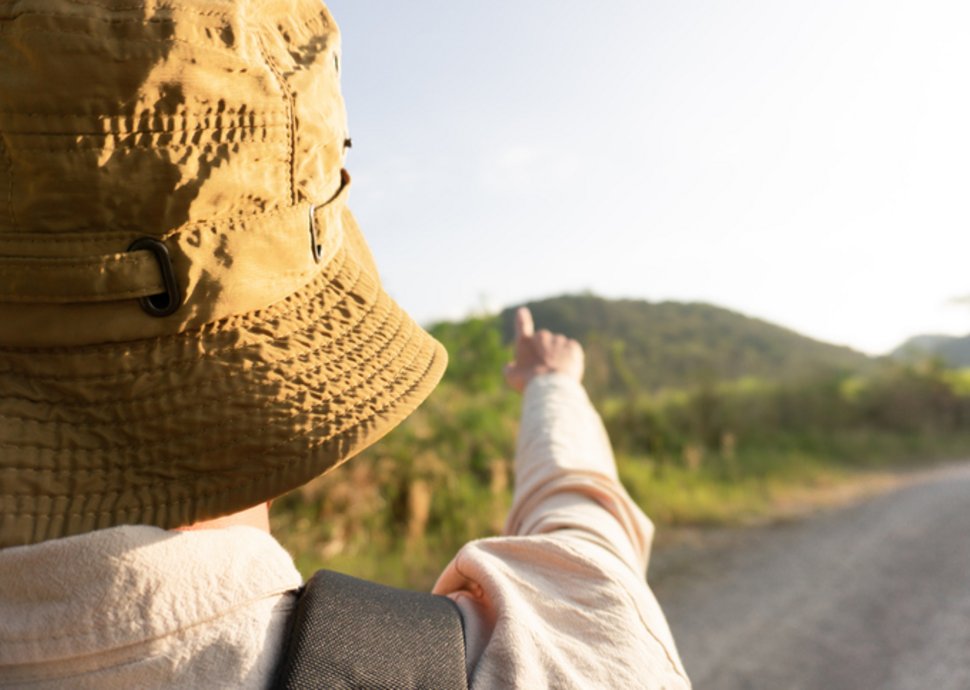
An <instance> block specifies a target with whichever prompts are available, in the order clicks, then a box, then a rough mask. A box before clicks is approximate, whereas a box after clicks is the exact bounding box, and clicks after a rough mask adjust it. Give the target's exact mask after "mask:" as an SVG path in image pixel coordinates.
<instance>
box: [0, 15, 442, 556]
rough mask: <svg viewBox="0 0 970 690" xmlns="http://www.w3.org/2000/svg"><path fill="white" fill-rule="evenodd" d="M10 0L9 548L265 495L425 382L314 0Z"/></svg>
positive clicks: (344, 450)
mask: <svg viewBox="0 0 970 690" xmlns="http://www.w3.org/2000/svg"><path fill="white" fill-rule="evenodd" d="M273 7H275V6H274V5H267V4H266V3H263V2H256V1H255V0H237V1H236V2H231V3H213V2H210V1H208V0H171V1H166V2H165V3H164V4H163V3H144V4H142V3H132V2H130V0H99V2H97V3H94V2H64V3H61V2H58V3H51V2H49V1H48V0H21V1H20V2H17V3H0V103H2V104H3V105H2V108H0V548H3V547H8V546H15V545H22V544H31V543H36V542H39V541H43V540H46V539H53V538H57V537H64V536H69V535H72V534H79V533H82V532H87V531H90V530H94V529H100V528H105V527H111V526H114V525H119V524H148V525H156V526H158V527H163V528H169V527H175V526H179V525H184V524H189V523H192V522H195V521H198V520H203V519H208V518H213V517H216V516H219V515H223V514H227V513H232V512H235V511H238V510H241V509H243V508H246V507H249V506H252V505H256V504H258V503H261V502H263V501H266V500H268V499H270V498H272V497H274V496H276V495H279V494H281V493H283V492H285V491H288V490H290V489H293V488H295V487H297V486H299V485H301V484H303V483H305V482H306V481H308V480H309V479H311V478H313V477H314V476H316V475H319V474H321V473H323V472H325V471H327V470H329V469H331V468H332V467H335V466H336V465H338V464H339V463H341V462H343V461H344V460H346V459H347V458H349V457H351V456H352V455H354V454H355V453H357V452H359V451H360V450H361V449H363V448H364V447H366V446H367V445H369V444H371V443H373V442H374V441H375V440H377V439H378V438H380V437H381V436H382V435H383V434H385V433H386V432H387V431H389V430H390V429H391V428H392V427H394V426H395V425H396V424H397V423H398V422H400V421H401V420H402V419H403V418H404V417H405V416H407V415H408V414H409V413H410V412H411V411H412V410H413V409H414V408H415V407H417V405H419V404H420V403H421V401H422V400H423V399H424V398H425V397H426V396H427V395H428V394H429V393H430V391H431V390H432V389H433V387H434V386H435V384H436V383H437V381H438V379H439V378H440V377H441V374H442V372H443V370H444V366H445V361H446V357H445V354H444V351H443V349H442V348H441V346H440V345H439V344H438V343H437V342H435V341H434V340H433V339H432V338H431V337H430V336H429V335H428V334H427V333H425V332H424V331H423V330H421V329H420V328H419V327H418V326H417V325H416V324H415V323H414V321H413V320H411V319H410V317H408V315H407V314H406V313H405V312H404V311H403V310H402V309H401V308H400V307H399V306H398V305H397V304H395V303H394V301H393V300H391V298H390V297H389V296H388V295H387V294H386V292H384V290H383V288H382V287H381V283H380V279H379V276H378V273H377V270H376V268H375V266H374V263H373V259H372V257H371V254H370V251H369V249H368V248H367V244H366V242H365V241H364V239H363V237H362V235H361V233H360V230H359V228H358V227H357V224H356V221H355V220H354V217H353V215H352V214H351V213H350V211H349V210H348V208H347V203H346V202H347V195H348V191H349V187H350V178H349V176H348V175H347V174H346V173H345V172H343V167H344V158H345V154H346V147H345V146H344V142H345V141H346V140H347V131H346V121H345V115H344V107H343V101H342V98H341V95H340V89H339V75H338V65H339V60H338V59H337V56H338V55H339V33H338V31H337V28H336V26H335V25H334V23H333V19H332V18H331V16H330V14H329V12H328V11H327V9H326V8H325V7H323V6H322V5H321V4H320V3H319V0H295V1H294V2H290V3H285V5H284V4H283V3H280V4H279V6H278V8H277V9H278V13H277V14H275V15H274V14H273Z"/></svg>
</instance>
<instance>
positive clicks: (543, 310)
mask: <svg viewBox="0 0 970 690" xmlns="http://www.w3.org/2000/svg"><path fill="white" fill-rule="evenodd" d="M528 306H529V307H530V309H532V313H533V315H534V317H535V321H536V327H537V328H548V329H549V330H552V331H558V332H562V333H565V334H566V335H569V336H571V337H573V338H577V339H578V340H580V341H581V342H582V343H583V345H584V346H585V348H586V354H587V385H588V386H589V387H590V388H592V389H593V390H594V391H595V392H597V393H611V394H623V393H632V392H647V391H651V390H657V389H662V388H683V387H687V386H693V385H696V384H698V383H703V382H705V381H725V380H733V379H740V378H744V377H758V378H765V379H772V380H784V379H792V378H799V377H805V376H812V375H816V374H819V373H822V372H825V371H847V370H849V371H858V370H861V369H866V368H869V367H871V366H872V365H873V363H874V360H872V359H870V358H869V357H867V356H866V355H864V354H862V353H859V352H856V351H854V350H851V349H849V348H846V347H837V346H835V345H830V344H827V343H822V342H819V341H816V340H812V339H811V338H807V337H805V336H802V335H799V334H798V333H795V332H793V331H790V330H787V329H785V328H781V327H779V326H775V325H773V324H770V323H767V322H765V321H761V320H758V319H753V318H750V317H747V316H744V315H742V314H739V313H736V312H733V311H730V310H728V309H723V308H720V307H715V306H712V305H709V304H699V303H679V302H661V303H651V302H645V301H640V300H608V299H603V298H600V297H595V296H591V295H573V296H563V297H555V298H551V299H545V300H541V301H537V302H531V303H529V304H528ZM513 314H514V310H513V309H512V308H509V309H506V310H504V311H503V312H502V313H501V314H500V315H499V317H498V319H497V323H494V324H493V322H492V320H491V319H479V320H476V321H475V328H478V329H488V328H491V327H493V325H494V326H495V327H500V328H501V333H502V340H503V342H509V341H510V340H511V338H512V328H513V325H512V324H513ZM446 330H447V332H443V331H442V330H441V328H440V327H439V329H438V334H439V335H442V336H444V337H453V336H455V335H457V332H458V330H460V329H459V327H458V325H457V324H452V325H450V326H448V327H447V328H446ZM456 364H457V366H458V367H459V368H461V367H462V366H463V363H456Z"/></svg>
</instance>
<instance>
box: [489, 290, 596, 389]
mask: <svg viewBox="0 0 970 690" xmlns="http://www.w3.org/2000/svg"><path fill="white" fill-rule="evenodd" d="M583 361H584V355H583V348H582V346H581V345H580V344H579V343H577V342H576V341H575V340H572V339H571V338H567V337H566V336H564V335H559V334H558V333H550V332H549V331H546V330H541V331H539V332H538V333H536V331H535V326H534V325H533V323H532V312H530V311H529V310H528V309H527V308H526V307H519V309H518V311H517V312H516V313H515V361H513V362H512V363H511V364H508V365H506V367H505V380H506V381H507V382H508V384H509V385H510V386H512V388H514V389H515V390H517V391H519V392H520V393H521V392H522V391H523V390H525V387H526V386H527V385H529V381H531V380H532V379H534V378H535V377H536V376H540V375H541V374H549V373H552V372H558V373H562V374H566V375H567V376H570V377H572V378H574V379H575V380H576V381H580V382H581V381H582V380H583Z"/></svg>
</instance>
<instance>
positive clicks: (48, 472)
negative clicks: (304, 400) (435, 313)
mask: <svg viewBox="0 0 970 690" xmlns="http://www.w3.org/2000/svg"><path fill="white" fill-rule="evenodd" d="M403 330H404V324H402V325H401V327H399V328H398V329H397V330H396V331H395V332H394V336H392V337H396V336H397V335H398V334H399V333H401V332H402V331H403ZM412 340H413V334H412V337H409V338H408V339H407V340H405V341H404V342H403V343H402V345H401V347H400V348H398V349H397V350H396V351H395V352H394V353H393V356H392V357H391V360H393V359H395V358H397V357H400V356H401V355H402V354H404V352H405V350H407V347H408V345H409V344H410V343H411V341H412ZM374 354H375V356H376V355H377V354H378V353H374ZM420 354H421V352H420V350H419V351H418V352H416V353H415V354H414V356H413V357H412V358H411V359H410V360H408V362H407V364H406V365H405V366H410V365H411V364H413V363H414V361H415V360H416V359H417V357H418V355H420ZM368 361H369V362H372V361H374V357H373V356H372V357H371V358H370V359H368ZM347 373H348V372H343V373H341V374H340V375H338V376H334V377H332V378H328V379H324V380H323V381H318V382H315V385H321V386H322V385H327V384H330V383H333V382H335V381H337V380H339V379H341V378H344V377H346V376H347ZM378 373H379V372H378ZM375 378H377V376H376V375H375V376H373V377H371V378H370V379H367V380H365V381H363V382H361V383H358V384H356V385H354V386H351V387H350V388H345V389H343V390H341V391H338V392H337V393H336V394H334V395H332V396H330V397H329V398H327V399H325V400H320V401H318V404H319V403H324V402H327V403H329V402H332V400H333V399H334V398H337V397H344V396H346V395H348V394H352V393H354V392H356V391H358V390H360V389H362V388H365V387H366V386H368V385H369V384H371V383H372V381H373V380H374V379H375ZM304 389H305V386H304V387H301V388H300V389H299V390H294V391H293V392H292V393H290V394H289V395H287V396H285V397H282V398H274V402H278V403H284V402H289V401H290V400H292V399H293V398H295V397H297V396H299V395H301V394H302V393H303V392H304ZM258 390H259V387H258V386H255V385H251V386H247V387H246V388H240V389H238V390H237V391H236V393H238V394H244V393H246V392H247V391H258ZM356 409H357V406H355V407H353V408H351V410H356ZM301 414H311V412H310V411H309V410H303V411H302V412H301ZM294 416H298V415H291V416H286V415H278V417H279V420H273V419H268V420H267V421H266V423H265V426H266V427H267V428H272V427H275V426H277V425H278V422H279V421H288V420H291V419H293V418H294ZM320 416H321V417H322V416H323V415H320ZM149 417H151V415H148V416H146V417H145V418H146V419H147V418H149ZM325 419H328V420H330V421H333V420H335V417H333V416H332V415H331V416H328V417H325ZM124 421H125V422H126V423H132V422H138V421H142V420H141V419H135V418H126V419H125V420H124ZM251 427H252V421H251V420H250V419H248V418H244V419H240V418H236V417H231V418H229V419H227V420H226V421H225V422H222V423H221V424H211V425H209V426H207V427H205V428H204V429H201V430H199V431H197V432H195V433H191V434H183V435H181V436H179V437H178V439H177V440H178V441H179V442H185V441H191V440H194V439H198V438H200V437H205V436H212V435H214V434H213V432H216V431H234V430H237V429H239V430H245V431H250V432H251ZM254 436H255V434H253V433H248V434H244V435H242V436H239V437H237V438H238V439H240V440H246V439H249V438H253V437H254ZM171 442H172V439H170V438H166V439H162V440H161V441H152V442H144V443H131V442H122V443H116V444H111V445H104V446H100V447H98V448H71V449H70V454H71V455H72V456H73V455H74V454H80V453H84V454H85V455H86V456H87V457H88V458H91V457H108V459H110V457H111V456H113V455H114V454H113V453H109V451H111V450H114V449H117V448H130V449H132V450H136V451H145V450H154V449H157V448H161V447H164V446H166V445H168V444H170V443H171ZM217 445H218V446H219V447H222V445H223V444H217ZM211 447H212V446H210V448H211ZM0 448H6V449H11V450H23V449H25V448H32V449H35V450H41V451H55V452H56V451H63V450H65V449H63V448H56V447H55V448H52V447H50V446H41V445H38V444H33V443H0ZM196 452H202V450H201V449H197V450H196ZM132 467H136V468H137V467H144V464H143V463H139V464H136V465H132ZM2 470H16V471H17V472H18V473H22V474H30V475H35V476H36V475H43V476H59V475H70V476H72V477H74V476H86V477H104V476H108V475H111V474H114V473H113V472H109V471H106V470H104V469H95V468H92V469H79V468H76V467H71V468H61V469H56V468H50V467H46V468H44V467H34V466H21V465H16V464H10V463H4V465H3V467H0V471H2ZM48 495H50V496H71V495H73V494H72V493H68V494H48Z"/></svg>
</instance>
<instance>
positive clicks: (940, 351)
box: [892, 335, 970, 368]
mask: <svg viewBox="0 0 970 690" xmlns="http://www.w3.org/2000/svg"><path fill="white" fill-rule="evenodd" d="M892 357H893V358H895V359H900V360H903V361H908V362H913V361H919V360H923V359H928V358H932V357H938V358H939V359H941V360H942V361H943V363H944V364H946V365H947V366H950V367H957V368H960V367H970V335H967V336H964V337H962V338H958V337H955V336H950V335H918V336H916V337H913V338H910V339H909V340H907V341H906V342H905V343H903V344H902V345H900V346H899V347H898V348H896V349H895V350H894V351H893V353H892Z"/></svg>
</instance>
